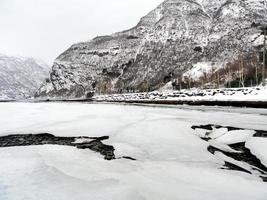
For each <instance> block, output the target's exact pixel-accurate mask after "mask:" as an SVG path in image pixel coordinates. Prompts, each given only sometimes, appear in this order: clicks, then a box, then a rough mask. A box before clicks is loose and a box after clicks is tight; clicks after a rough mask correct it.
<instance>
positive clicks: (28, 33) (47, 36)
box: [0, 0, 163, 65]
mask: <svg viewBox="0 0 267 200" xmlns="http://www.w3.org/2000/svg"><path fill="white" fill-rule="evenodd" d="M162 1H163V0H0V53H3V54H8V55H20V56H32V57H38V58H41V59H43V60H44V61H45V62H47V63H48V64H49V65H51V64H52V62H53V60H54V59H55V58H56V57H57V56H58V55H59V54H60V53H62V52H63V51H64V50H66V49H67V48H68V47H69V46H70V45H72V44H73V43H77V42H81V41H86V40H89V39H92V38H93V37H95V36H98V35H106V34H111V33H113V32H118V31H122V30H124V29H128V28H131V27H133V26H135V25H136V24H137V23H138V21H139V19H140V18H141V17H142V16H144V15H146V14H147V13H148V12H149V11H151V10H152V9H154V8H155V7H156V6H157V5H159V4H160V3H161V2H162Z"/></svg>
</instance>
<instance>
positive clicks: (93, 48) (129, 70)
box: [37, 0, 267, 97]
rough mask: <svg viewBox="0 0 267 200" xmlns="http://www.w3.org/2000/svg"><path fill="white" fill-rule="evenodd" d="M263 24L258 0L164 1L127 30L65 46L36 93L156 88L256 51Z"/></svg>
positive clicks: (265, 7) (265, 13)
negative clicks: (68, 46)
mask: <svg viewBox="0 0 267 200" xmlns="http://www.w3.org/2000/svg"><path fill="white" fill-rule="evenodd" d="M266 25H267V3H266V1H263V0H218V1H212V0H166V1H164V2H163V3H162V4H161V5H159V6H158V7H157V8H156V9H155V10H153V11H152V12H150V13H149V14H148V15H147V16H145V17H143V18H142V19H141V20H140V22H139V23H138V24H137V26H135V27H134V28H132V29H130V30H127V31H123V32H119V33H115V34H112V35H109V36H103V37H97V38H94V39H93V40H91V41H88V42H83V43H79V44H75V45H73V46H71V47H70V48H69V49H68V50H66V51H65V52H64V53H62V54H61V55H60V56H59V57H58V58H57V59H56V60H55V62H54V65H53V68H52V72H51V74H50V80H49V81H48V82H47V83H46V84H45V85H43V86H42V87H41V88H40V89H39V91H38V92H37V96H56V97H82V96H85V95H86V94H87V93H88V92H90V91H92V90H94V91H96V92H97V93H110V92H122V91H129V90H134V91H147V90H153V89H158V88H159V87H161V86H162V85H164V83H166V82H168V81H169V80H170V79H171V78H175V77H178V76H180V75H181V74H183V73H185V72H188V71H190V70H191V69H193V68H194V67H195V66H199V65H202V63H204V64H205V66H206V67H208V68H211V67H219V66H222V65H223V64H224V63H226V62H228V61H231V60H233V59H234V58H235V57H237V56H238V55H240V54H242V55H249V54H255V53H258V51H259V50H260V49H261V48H262V43H263V38H262V36H261V28H262V27H263V26H266Z"/></svg>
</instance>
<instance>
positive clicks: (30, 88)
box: [0, 54, 49, 100]
mask: <svg viewBox="0 0 267 200" xmlns="http://www.w3.org/2000/svg"><path fill="white" fill-rule="evenodd" d="M48 76H49V67H48V65H46V64H45V63H44V62H42V61H40V60H37V59H33V58H22V57H10V56H5V55H2V54H0V100H7V99H23V98H28V97H30V96H33V95H34V93H35V92H36V90H38V88H39V87H40V85H41V84H42V83H43V81H44V79H45V78H46V77H48Z"/></svg>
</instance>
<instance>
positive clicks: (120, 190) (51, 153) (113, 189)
mask: <svg viewBox="0 0 267 200" xmlns="http://www.w3.org/2000/svg"><path fill="white" fill-rule="evenodd" d="M205 124H215V125H221V126H223V127H220V128H218V129H219V130H214V132H212V133H211V134H213V136H214V135H215V136H214V137H211V138H210V141H209V142H207V141H205V140H202V139H201V137H202V136H203V135H201V134H202V133H201V130H198V132H197V131H196V130H193V129H192V126H198V125H205ZM224 126H225V127H227V126H231V127H237V128H241V129H245V130H236V131H235V132H232V133H231V134H229V133H228V132H227V129H225V128H224ZM225 130H226V132H227V133H226V132H224V133H223V134H221V132H223V131H225ZM253 130H265V131H267V111H266V110H264V109H246V108H221V107H217V108H216V107H201V106H200V107H193V108H192V107H190V106H165V107H159V106H158V107H153V106H134V105H115V104H86V103H0V136H6V135H10V134H29V133H33V134H38V133H50V134H53V135H55V136H68V137H78V136H90V137H101V136H109V137H110V138H109V139H108V140H106V141H104V143H105V144H109V145H112V146H113V147H114V148H115V156H116V157H117V158H119V157H122V156H130V157H132V158H135V159H136V160H135V161H133V160H128V159H115V160H111V161H107V160H104V159H103V156H101V155H100V154H99V153H97V152H94V151H91V150H89V149H86V150H83V149H77V148H75V147H71V146H59V145H41V146H25V147H8V148H0V163H1V165H0V199H1V200H5V199H7V200H21V199H27V200H31V199H32V200H36V199H38V200H42V199H43V200H48V199H49V200H59V199H60V200H61V199H64V200H68V199H69V200H76V199H79V200H80V199H92V200H97V199H114V200H119V199H122V200H125V199H134V200H135V199H138V200H139V199H140V200H143V199H149V200H151V199H153V200H161V199H162V200H169V199H173V200H177V199H181V200H185V199H198V200H199V199H203V200H204V199H205V200H208V199H216V200H217V199H222V200H225V199H233V200H237V199H242V200H244V199H247V200H251V199H254V200H259V199H261V200H266V198H267V183H266V182H263V180H262V179H261V178H260V177H261V176H265V173H260V171H261V170H258V171H257V170H255V169H254V168H253V167H251V165H250V164H251V163H245V162H241V161H240V162H237V161H232V160H231V159H232V158H230V157H227V156H226V155H225V154H224V155H223V153H221V152H217V153H215V154H214V155H213V154H211V153H210V152H209V151H208V150H207V148H208V147H209V145H211V142H212V143H214V146H216V147H218V148H220V149H223V150H224V151H227V152H234V150H233V149H231V148H230V147H231V146H229V145H231V144H233V143H231V141H236V142H246V147H247V148H249V149H250V150H251V151H252V153H253V154H255V155H256V156H257V158H259V159H260V161H261V163H263V164H264V165H265V164H266V163H267V162H266V161H267V156H266V151H267V147H266V146H267V143H266V141H265V139H264V138H263V137H258V138H255V137H252V135H253V134H254V132H253ZM228 131H229V130H228ZM230 132H231V131H230ZM222 135H223V137H224V138H222V137H220V136H222ZM229 141H230V142H229ZM265 144H266V146H265ZM220 153H221V154H220ZM225 161H229V162H230V163H234V164H236V165H237V166H241V167H242V168H244V169H246V170H248V171H249V173H246V172H244V171H240V170H229V169H222V168H224V167H223V166H224V165H225ZM265 166H266V165H265Z"/></svg>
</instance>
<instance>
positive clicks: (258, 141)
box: [246, 137, 267, 166]
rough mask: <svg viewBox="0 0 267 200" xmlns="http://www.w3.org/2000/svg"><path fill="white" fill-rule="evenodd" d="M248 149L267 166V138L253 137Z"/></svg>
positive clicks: (249, 141) (247, 144)
mask: <svg viewBox="0 0 267 200" xmlns="http://www.w3.org/2000/svg"><path fill="white" fill-rule="evenodd" d="M246 147H247V148H249V149H250V150H251V152H252V153H253V154H254V155H256V156H257V157H258V158H259V159H260V160H261V162H262V163H263V164H264V165H265V166H266V165H267V140H266V138H259V137H253V138H251V139H249V140H248V141H247V143H246Z"/></svg>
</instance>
